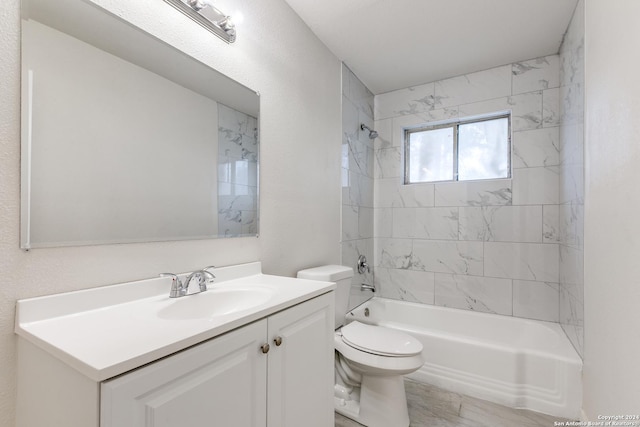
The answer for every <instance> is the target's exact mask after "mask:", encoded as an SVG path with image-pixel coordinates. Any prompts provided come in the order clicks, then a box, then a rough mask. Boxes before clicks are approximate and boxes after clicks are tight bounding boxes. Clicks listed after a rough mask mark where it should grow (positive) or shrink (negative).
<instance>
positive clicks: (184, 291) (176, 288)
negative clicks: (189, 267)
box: [160, 265, 216, 298]
mask: <svg viewBox="0 0 640 427" xmlns="http://www.w3.org/2000/svg"><path fill="white" fill-rule="evenodd" d="M210 268H215V267H214V266H212V265H211V266H209V267H205V268H203V269H202V270H196V271H193V272H191V273H190V274H189V275H188V276H187V277H186V278H185V279H184V281H182V280H180V277H178V275H177V274H173V273H161V274H160V277H171V291H170V292H169V298H180V297H184V296H187V295H193V294H199V293H200V292H204V291H206V290H207V283H212V282H213V279H215V278H216V276H214V275H213V273H211V272H210V271H209V269H210ZM194 278H197V279H198V287H199V290H198V291H196V292H189V285H190V284H191V280H193V279H194Z"/></svg>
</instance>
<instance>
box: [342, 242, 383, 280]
mask: <svg viewBox="0 0 640 427" xmlns="http://www.w3.org/2000/svg"><path fill="white" fill-rule="evenodd" d="M360 255H364V256H365V257H366V258H367V260H368V261H369V262H370V263H373V260H374V257H375V255H374V239H357V240H349V241H344V242H342V259H341V264H342V265H346V266H348V267H352V268H353V269H354V276H353V279H352V281H351V283H353V284H355V285H358V286H359V285H360V284H361V283H370V284H372V283H373V270H372V271H371V272H369V273H366V272H365V273H363V274H359V273H358V272H357V270H356V264H357V261H358V257H359V256H360Z"/></svg>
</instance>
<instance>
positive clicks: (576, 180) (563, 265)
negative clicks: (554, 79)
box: [559, 1, 584, 356]
mask: <svg viewBox="0 0 640 427" xmlns="http://www.w3.org/2000/svg"><path fill="white" fill-rule="evenodd" d="M560 60H561V67H560V84H561V86H560V97H561V103H560V111H561V124H560V203H561V204H560V211H559V213H560V229H559V231H560V324H561V325H562V328H563V329H564V331H565V332H566V334H567V336H568V337H569V339H570V340H571V342H572V343H573V346H574V347H575V348H576V350H577V351H578V353H580V355H581V356H582V355H583V353H584V342H583V341H584V340H583V327H584V1H581V2H579V3H578V6H577V8H576V11H575V14H574V16H573V19H572V21H571V25H570V26H569V29H568V30H567V33H566V35H565V38H564V42H563V44H562V47H561V49H560Z"/></svg>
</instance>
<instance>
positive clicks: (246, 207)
mask: <svg viewBox="0 0 640 427" xmlns="http://www.w3.org/2000/svg"><path fill="white" fill-rule="evenodd" d="M258 153H259V150H258V120H257V119H256V118H255V117H251V116H248V115H247V114H244V113H241V112H239V111H236V110H234V109H232V108H229V107H227V106H225V105H222V104H218V235H219V236H227V237H228V236H241V235H252V234H253V235H255V234H257V233H258V187H257V182H258V180H257V175H258Z"/></svg>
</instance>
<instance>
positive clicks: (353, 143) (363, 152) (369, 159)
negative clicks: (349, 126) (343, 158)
mask: <svg viewBox="0 0 640 427" xmlns="http://www.w3.org/2000/svg"><path fill="white" fill-rule="evenodd" d="M346 147H347V162H348V163H347V165H348V168H349V170H351V171H353V172H357V173H359V174H360V175H364V176H367V177H373V170H374V161H373V158H374V151H373V148H371V147H369V146H368V145H367V144H364V143H362V142H361V141H360V140H357V139H353V138H351V137H347V145H346Z"/></svg>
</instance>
